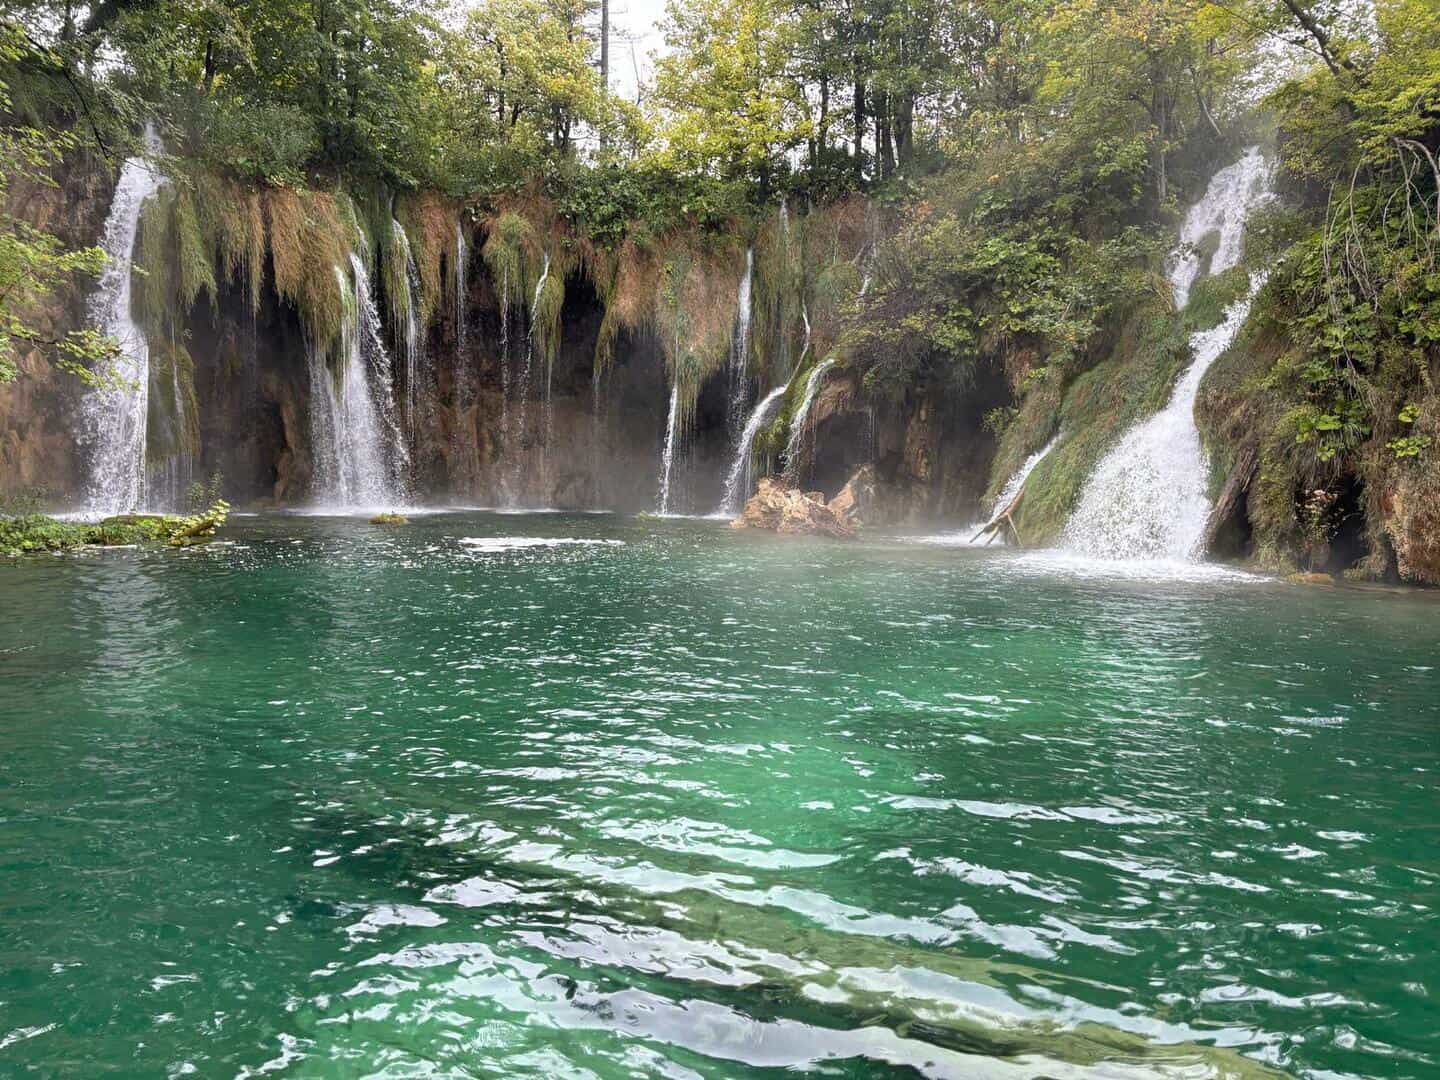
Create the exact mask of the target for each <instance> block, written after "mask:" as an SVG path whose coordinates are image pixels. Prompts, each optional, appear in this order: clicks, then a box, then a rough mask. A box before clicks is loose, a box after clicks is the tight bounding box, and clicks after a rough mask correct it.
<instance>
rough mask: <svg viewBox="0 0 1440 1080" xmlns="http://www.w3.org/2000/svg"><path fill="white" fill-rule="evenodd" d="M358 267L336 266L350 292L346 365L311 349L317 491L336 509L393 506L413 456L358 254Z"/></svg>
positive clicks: (353, 259)
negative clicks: (399, 420) (408, 453)
mask: <svg viewBox="0 0 1440 1080" xmlns="http://www.w3.org/2000/svg"><path fill="white" fill-rule="evenodd" d="M350 268H351V272H350V274H349V275H347V274H346V273H345V271H344V270H343V269H342V268H341V267H339V266H337V267H335V279H336V283H337V284H338V286H339V288H340V293H341V296H342V297H344V298H345V312H344V315H345V317H344V320H343V321H342V324H341V330H340V343H339V355H338V370H337V371H335V372H333V373H332V372H331V370H330V364H329V363H328V359H327V357H326V355H325V354H324V352H323V351H321V350H319V349H311V351H310V435H311V446H312V454H313V457H314V465H315V480H314V498H315V502H316V503H317V504H320V505H322V506H325V507H328V508H379V509H385V508H391V507H395V506H398V505H400V504H401V502H402V497H403V496H402V487H403V485H402V482H401V478H402V476H403V473H404V470H405V464H406V457H405V451H404V446H403V441H402V440H401V438H400V433H399V430H398V428H397V426H396V425H395V423H394V420H393V413H394V396H393V384H392V378H393V376H392V372H391V364H390V357H389V354H388V353H387V352H386V351H385V343H384V340H383V338H382V337H381V334H380V314H379V312H378V311H376V309H375V301H374V299H373V298H372V297H371V294H370V280H369V275H368V273H367V271H366V269H365V264H364V263H363V262H362V261H361V260H360V257H359V256H358V255H354V254H352V255H351V256H350Z"/></svg>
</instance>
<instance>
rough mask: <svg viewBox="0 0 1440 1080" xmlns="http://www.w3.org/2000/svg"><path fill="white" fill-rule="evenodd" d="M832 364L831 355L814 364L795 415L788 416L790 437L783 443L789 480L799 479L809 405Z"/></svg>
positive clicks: (786, 472) (808, 417) (833, 361)
mask: <svg viewBox="0 0 1440 1080" xmlns="http://www.w3.org/2000/svg"><path fill="white" fill-rule="evenodd" d="M834 366H835V358H834V357H833V356H832V357H830V358H829V359H826V360H822V361H821V362H820V363H818V364H816V365H815V368H814V370H812V371H811V372H810V377H809V378H808V379H806V380H805V392H804V394H803V395H801V398H800V404H799V406H798V407H797V408H796V409H795V415H794V416H792V417H791V418H790V438H789V441H787V442H786V444H785V475H786V476H787V477H789V478H790V479H791V480H797V479H799V473H800V447H801V444H802V442H803V441H804V438H805V424H806V421H808V420H809V419H810V406H811V405H813V404H814V403H815V393H816V391H817V390H819V389H820V381H821V380H822V379H823V378H824V377H825V375H826V373H827V372H829V370H830V369H831V368H832V367H834Z"/></svg>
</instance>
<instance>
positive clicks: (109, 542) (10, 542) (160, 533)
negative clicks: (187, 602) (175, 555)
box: [0, 500, 230, 558]
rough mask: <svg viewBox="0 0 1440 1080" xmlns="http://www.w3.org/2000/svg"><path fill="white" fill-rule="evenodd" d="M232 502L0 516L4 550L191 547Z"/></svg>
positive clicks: (10, 554)
mask: <svg viewBox="0 0 1440 1080" xmlns="http://www.w3.org/2000/svg"><path fill="white" fill-rule="evenodd" d="M229 513H230V505H229V504H228V503H226V502H224V501H223V500H217V501H215V502H214V503H213V504H212V505H210V506H209V507H208V508H206V509H205V510H204V511H203V512H199V513H195V514H191V515H188V516H185V517H171V516H162V515H158V514H122V515H120V516H117V517H109V518H105V519H104V520H102V521H98V522H79V521H60V520H57V519H55V518H52V517H46V516H45V515H43V514H37V513H28V514H23V515H19V516H13V517H3V516H0V555H3V556H5V557H7V558H15V557H17V556H20V555H32V554H37V553H43V552H50V551H72V550H74V549H75V548H80V547H125V546H130V545H134V544H154V543H161V542H163V543H166V544H168V545H169V546H171V547H189V546H192V545H194V544H198V543H203V542H204V541H206V540H208V539H210V538H211V537H213V536H214V535H215V533H216V531H217V530H218V529H219V528H220V527H221V526H222V525H224V524H225V519H226V518H227V517H228V516H229Z"/></svg>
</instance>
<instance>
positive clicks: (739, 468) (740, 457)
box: [717, 386, 788, 514]
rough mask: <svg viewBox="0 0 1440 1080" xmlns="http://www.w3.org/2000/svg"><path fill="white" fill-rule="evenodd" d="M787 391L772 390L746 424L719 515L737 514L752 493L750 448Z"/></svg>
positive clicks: (732, 462) (728, 474) (726, 480)
mask: <svg viewBox="0 0 1440 1080" xmlns="http://www.w3.org/2000/svg"><path fill="white" fill-rule="evenodd" d="M787 389H788V386H777V387H776V388H775V389H774V390H771V391H770V393H769V394H767V395H766V396H765V398H764V399H763V400H762V401H761V402H760V404H759V405H756V406H755V411H754V412H752V413H751V414H750V419H749V420H747V421H746V422H745V429H744V430H743V431H741V433H740V439H739V441H738V442H737V443H736V445H735V459H734V460H733V461H731V463H730V471H729V472H728V473H727V474H726V476H725V495H724V497H723V498H721V500H720V509H719V510H718V511H717V513H721V514H733V513H737V512H738V511H739V510H740V509H741V507H742V505H743V504H744V501H745V496H747V495H748V494H749V493H750V447H751V445H752V444H753V443H754V442H755V436H756V435H758V434H759V433H760V428H761V427H762V426H763V425H764V423H765V421H766V419H768V418H769V416H770V414H771V413H772V412H773V411H774V406H775V405H776V403H777V402H779V400H780V399H781V398H782V397H784V395H785V391H786V390H787Z"/></svg>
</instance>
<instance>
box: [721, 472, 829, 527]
mask: <svg viewBox="0 0 1440 1080" xmlns="http://www.w3.org/2000/svg"><path fill="white" fill-rule="evenodd" d="M731 528H734V529H768V530H769V531H771V532H778V533H786V534H790V535H814V536H833V537H835V538H836V539H839V540H853V539H854V538H855V535H856V531H855V525H854V524H852V523H851V521H850V520H849V519H848V517H847V516H845V515H843V514H841V513H839V512H837V511H836V510H835V509H834V508H833V507H832V506H831V504H829V503H827V502H826V501H825V496H824V495H823V494H821V493H820V492H818V491H814V492H805V491H800V490H799V489H798V488H789V487H785V486H784V485H783V484H781V483H779V482H777V481H775V480H772V479H770V478H769V477H766V478H764V479H762V480H761V481H760V487H759V490H758V491H756V492H755V494H754V495H752V496H751V497H750V499H749V501H748V502H746V503H745V509H744V510H743V511H741V513H740V516H739V517H738V518H736V519H735V520H734V521H733V522H731Z"/></svg>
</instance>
